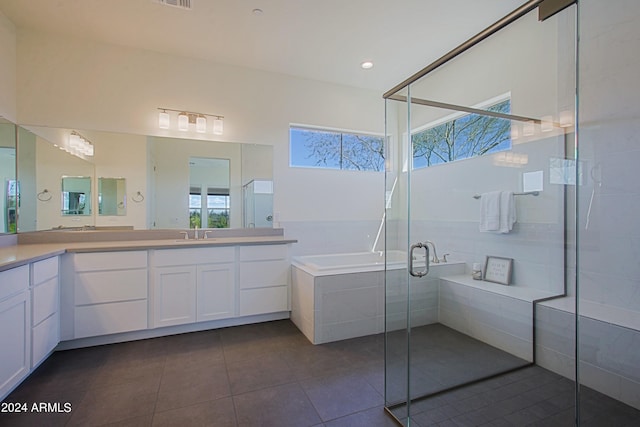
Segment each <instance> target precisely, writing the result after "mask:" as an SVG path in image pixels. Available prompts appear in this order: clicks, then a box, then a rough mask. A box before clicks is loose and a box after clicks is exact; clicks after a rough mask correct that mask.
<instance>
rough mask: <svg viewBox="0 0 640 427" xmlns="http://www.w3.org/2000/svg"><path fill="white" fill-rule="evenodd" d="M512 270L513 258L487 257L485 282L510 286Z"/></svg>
mask: <svg viewBox="0 0 640 427" xmlns="http://www.w3.org/2000/svg"><path fill="white" fill-rule="evenodd" d="M512 270H513V258H502V257H497V256H487V259H486V261H485V263H484V280H486V281H487V282H493V283H500V284H502V285H510V284H511V273H512Z"/></svg>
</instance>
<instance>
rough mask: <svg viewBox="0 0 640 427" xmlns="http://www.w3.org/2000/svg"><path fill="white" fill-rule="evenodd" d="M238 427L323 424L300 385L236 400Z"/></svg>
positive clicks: (255, 393)
mask: <svg viewBox="0 0 640 427" xmlns="http://www.w3.org/2000/svg"><path fill="white" fill-rule="evenodd" d="M233 402H234V405H235V408H236V415H237V418H238V426H242V427H251V426H263V427H271V426H273V427H288V426H291V427H305V426H314V425H317V424H321V423H322V420H321V419H320V417H319V415H318V413H317V412H316V410H315V408H314V407H313V405H312V404H311V402H310V401H309V399H308V398H307V395H306V394H305V393H304V390H303V389H302V387H300V385H299V384H297V383H291V384H285V385H280V386H276V387H270V388H266V389H262V390H258V391H253V392H250V393H245V394H241V395H238V396H234V397H233Z"/></svg>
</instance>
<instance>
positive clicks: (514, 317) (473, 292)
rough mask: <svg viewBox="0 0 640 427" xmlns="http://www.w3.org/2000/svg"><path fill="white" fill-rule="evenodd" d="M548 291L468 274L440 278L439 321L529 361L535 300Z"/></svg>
mask: <svg viewBox="0 0 640 427" xmlns="http://www.w3.org/2000/svg"><path fill="white" fill-rule="evenodd" d="M553 295H554V294H553V293H551V292H549V291H543V290H539V289H534V288H529V287H523V286H506V285H501V284H497V283H492V282H486V281H483V280H474V279H472V278H471V277H470V276H469V275H457V276H445V277H441V278H440V294H439V298H440V301H439V309H440V313H439V316H438V319H439V322H440V323H442V324H444V325H446V326H449V327H450V328H453V329H455V330H457V331H460V332H462V333H464V334H467V335H469V336H471V337H474V338H476V339H478V340H480V341H483V342H486V343H487V344H490V345H492V346H494V347H497V348H499V349H501V350H504V351H506V352H508V353H511V354H513V355H515V356H518V357H520V358H522V359H524V360H528V361H530V362H533V361H534V352H533V340H534V338H533V318H534V315H533V302H534V301H536V300H539V299H543V298H548V297H552V296H553Z"/></svg>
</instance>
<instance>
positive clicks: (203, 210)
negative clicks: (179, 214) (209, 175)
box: [189, 186, 231, 228]
mask: <svg viewBox="0 0 640 427" xmlns="http://www.w3.org/2000/svg"><path fill="white" fill-rule="evenodd" d="M230 202H231V198H230V196H229V189H228V188H206V192H203V191H202V187H198V186H195V187H190V189H189V228H196V227H197V228H229V211H230V208H229V205H230Z"/></svg>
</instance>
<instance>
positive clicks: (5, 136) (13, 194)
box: [0, 117, 19, 233]
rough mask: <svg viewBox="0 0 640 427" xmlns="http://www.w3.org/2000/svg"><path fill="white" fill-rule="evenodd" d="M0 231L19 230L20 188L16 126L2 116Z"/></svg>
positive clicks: (0, 129) (10, 231)
mask: <svg viewBox="0 0 640 427" xmlns="http://www.w3.org/2000/svg"><path fill="white" fill-rule="evenodd" d="M0 180H1V181H0V183H1V185H2V197H1V198H0V199H1V200H0V233H15V232H16V231H17V211H18V203H19V198H18V197H19V188H18V183H17V181H16V126H15V125H14V124H13V123H11V122H10V121H8V120H6V119H4V118H2V117H0Z"/></svg>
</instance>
